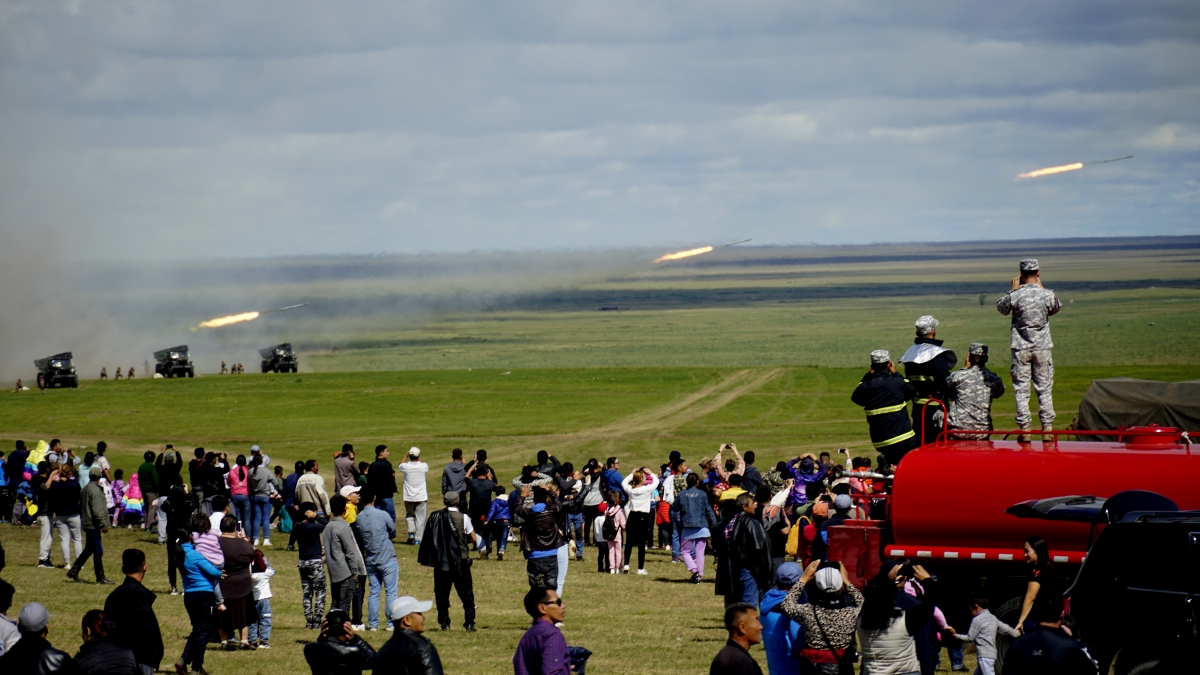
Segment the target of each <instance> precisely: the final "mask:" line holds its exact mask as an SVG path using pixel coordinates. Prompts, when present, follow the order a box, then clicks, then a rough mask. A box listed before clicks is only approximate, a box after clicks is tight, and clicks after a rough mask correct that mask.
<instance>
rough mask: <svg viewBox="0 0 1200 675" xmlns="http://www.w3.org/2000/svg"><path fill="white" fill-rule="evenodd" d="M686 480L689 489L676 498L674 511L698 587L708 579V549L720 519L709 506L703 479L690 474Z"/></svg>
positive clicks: (682, 546) (683, 549) (682, 553)
mask: <svg viewBox="0 0 1200 675" xmlns="http://www.w3.org/2000/svg"><path fill="white" fill-rule="evenodd" d="M685 481H686V485H687V489H685V490H684V491H683V492H680V493H679V494H677V495H675V503H674V504H672V505H671V509H672V511H673V512H674V513H675V514H676V516H675V520H676V521H677V522H678V523H679V526H680V541H681V544H680V556H681V557H682V558H683V564H684V565H686V566H687V569H688V571H689V572H691V573H692V578H691V581H692V583H694V584H698V583H700V580H701V579H702V578H703V577H704V546H705V543H706V542H707V541H708V538H709V537H711V536H712V531H713V530H715V529H716V527H717V516H716V513H715V512H714V511H713V510H712V507H711V506H709V505H708V493H706V492H705V491H704V490H701V489H700V476H699V475H697V474H694V473H689V474H687V478H686V479H685Z"/></svg>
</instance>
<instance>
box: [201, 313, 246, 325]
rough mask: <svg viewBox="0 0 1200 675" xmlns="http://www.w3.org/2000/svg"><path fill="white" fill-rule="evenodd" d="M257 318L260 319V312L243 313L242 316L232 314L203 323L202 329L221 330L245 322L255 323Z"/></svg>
mask: <svg viewBox="0 0 1200 675" xmlns="http://www.w3.org/2000/svg"><path fill="white" fill-rule="evenodd" d="M257 318H258V312H243V313H241V314H231V315H229V316H222V317H218V318H216V319H209V320H208V321H201V322H200V327H201V328H220V327H221V326H228V325H229V324H231V323H241V322H243V321H253V320H255V319H257Z"/></svg>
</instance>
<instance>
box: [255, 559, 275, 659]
mask: <svg viewBox="0 0 1200 675" xmlns="http://www.w3.org/2000/svg"><path fill="white" fill-rule="evenodd" d="M273 576H275V568H274V567H271V563H269V562H267V557H266V556H264V555H263V552H262V551H258V550H256V551H255V552H254V566H253V568H252V569H251V570H250V579H251V580H252V581H253V582H254V613H255V615H256V617H255V619H254V620H253V621H251V622H250V644H251V645H253V646H255V647H258V648H259V649H270V648H271V625H272V618H273V614H272V612H271V596H272V595H273V594H272V593H271V577H273Z"/></svg>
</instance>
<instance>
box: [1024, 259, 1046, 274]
mask: <svg viewBox="0 0 1200 675" xmlns="http://www.w3.org/2000/svg"><path fill="white" fill-rule="evenodd" d="M1039 269H1041V268H1040V267H1038V261H1037V258H1026V259H1024V260H1022V261H1021V271H1022V272H1036V271H1038V270H1039Z"/></svg>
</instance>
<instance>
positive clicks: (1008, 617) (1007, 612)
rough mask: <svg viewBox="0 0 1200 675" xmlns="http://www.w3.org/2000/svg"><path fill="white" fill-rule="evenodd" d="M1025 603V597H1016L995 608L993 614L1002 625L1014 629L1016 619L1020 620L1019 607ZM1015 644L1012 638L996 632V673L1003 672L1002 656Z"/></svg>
mask: <svg viewBox="0 0 1200 675" xmlns="http://www.w3.org/2000/svg"><path fill="white" fill-rule="evenodd" d="M1024 603H1025V596H1024V595H1018V596H1017V597H1015V598H1012V599H1010V600H1008V601H1007V602H1004V603H1002V604H1001V605H1000V606H999V607H997V608H996V610H995V611H994V612H992V613H993V614H995V615H996V618H997V619H999V620H1000V621H1001V622H1002V623H1006V624H1008V625H1010V626H1013V627H1016V623H1017V619H1020V618H1021V606H1022V605H1023V604H1024ZM1013 642H1015V640H1013V639H1012V638H1010V637H1008V636H1007V635H1004V634H1003V633H1001V632H999V631H996V672H997V673H1003V672H1004V670H1003V669H1004V655H1005V654H1006V653H1008V648H1009V647H1011V646H1012V643H1013Z"/></svg>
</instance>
